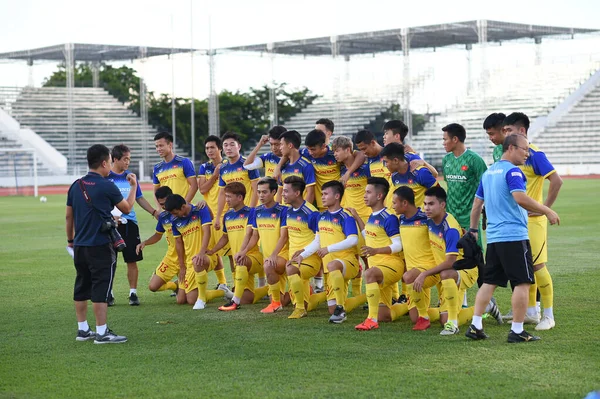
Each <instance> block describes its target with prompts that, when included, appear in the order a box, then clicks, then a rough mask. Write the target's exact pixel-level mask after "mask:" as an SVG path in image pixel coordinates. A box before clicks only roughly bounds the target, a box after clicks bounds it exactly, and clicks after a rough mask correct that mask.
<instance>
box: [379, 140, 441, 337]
mask: <svg viewBox="0 0 600 399" xmlns="http://www.w3.org/2000/svg"><path fill="white" fill-rule="evenodd" d="M388 145H391V144H388ZM392 198H393V199H392V204H393V207H394V211H395V212H396V214H397V215H400V238H401V239H402V247H403V248H404V258H405V260H406V269H407V270H406V272H405V273H404V275H403V276H402V280H403V281H404V283H406V284H407V285H408V286H407V289H408V293H409V296H410V301H409V305H408V308H409V314H410V317H411V320H412V321H413V322H414V323H415V326H414V327H413V330H415V331H422V330H426V329H428V328H429V327H430V326H431V322H430V320H429V319H430V315H429V313H428V309H429V302H430V299H431V297H430V288H431V287H433V286H435V285H436V284H438V283H439V282H440V277H439V275H437V274H436V275H431V276H427V278H425V280H424V281H423V283H422V285H421V289H420V290H417V289H415V287H414V286H413V283H414V281H415V280H416V279H417V277H418V276H419V274H421V273H422V272H423V271H425V270H428V269H432V268H434V267H435V266H436V263H435V258H434V257H433V252H432V250H431V245H430V244H429V229H428V227H427V215H425V213H424V212H423V211H422V210H421V208H418V207H417V206H416V205H415V193H414V191H413V190H412V189H411V188H410V187H409V186H400V187H398V188H397V189H396V190H395V191H394V196H393V197H392Z"/></svg>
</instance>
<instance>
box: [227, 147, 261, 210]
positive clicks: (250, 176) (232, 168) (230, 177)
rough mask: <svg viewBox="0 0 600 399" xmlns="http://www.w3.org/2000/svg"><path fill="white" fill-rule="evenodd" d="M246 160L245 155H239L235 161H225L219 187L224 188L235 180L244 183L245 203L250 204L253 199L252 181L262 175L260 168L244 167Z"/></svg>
mask: <svg viewBox="0 0 600 399" xmlns="http://www.w3.org/2000/svg"><path fill="white" fill-rule="evenodd" d="M244 161H246V159H245V158H244V157H239V159H238V160H237V161H236V162H234V163H231V162H229V160H227V159H226V160H224V161H223V165H222V166H221V172H220V176H219V187H221V188H223V187H225V186H226V185H228V184H229V183H233V182H239V183H242V184H243V185H244V187H246V197H245V198H244V204H245V205H250V200H251V199H252V184H251V183H250V182H252V181H254V180H257V179H258V178H259V177H260V175H259V174H258V170H246V169H244Z"/></svg>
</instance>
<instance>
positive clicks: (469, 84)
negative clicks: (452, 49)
mask: <svg viewBox="0 0 600 399" xmlns="http://www.w3.org/2000/svg"><path fill="white" fill-rule="evenodd" d="M465 48H466V50H467V94H471V91H472V90H473V61H472V60H471V51H472V50H473V45H472V44H471V43H468V44H467V45H466V46H465Z"/></svg>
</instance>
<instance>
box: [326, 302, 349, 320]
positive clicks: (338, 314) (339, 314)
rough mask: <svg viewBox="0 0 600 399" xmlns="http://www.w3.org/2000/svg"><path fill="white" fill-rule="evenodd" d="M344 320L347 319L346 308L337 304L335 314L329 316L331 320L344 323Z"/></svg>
mask: <svg viewBox="0 0 600 399" xmlns="http://www.w3.org/2000/svg"><path fill="white" fill-rule="evenodd" d="M344 321H346V311H345V310H344V307H343V306H340V305H337V306H336V307H335V310H334V311H333V314H332V315H331V317H330V318H329V322H330V323H335V324H342V323H343V322H344Z"/></svg>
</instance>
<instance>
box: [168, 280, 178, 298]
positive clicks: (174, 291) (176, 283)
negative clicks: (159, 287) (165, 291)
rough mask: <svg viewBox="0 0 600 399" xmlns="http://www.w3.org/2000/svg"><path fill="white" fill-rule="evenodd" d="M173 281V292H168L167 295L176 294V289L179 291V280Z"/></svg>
mask: <svg viewBox="0 0 600 399" xmlns="http://www.w3.org/2000/svg"><path fill="white" fill-rule="evenodd" d="M174 283H175V285H176V287H175V289H174V290H173V292H171V294H169V296H177V291H179V281H178V280H175V281H174Z"/></svg>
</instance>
